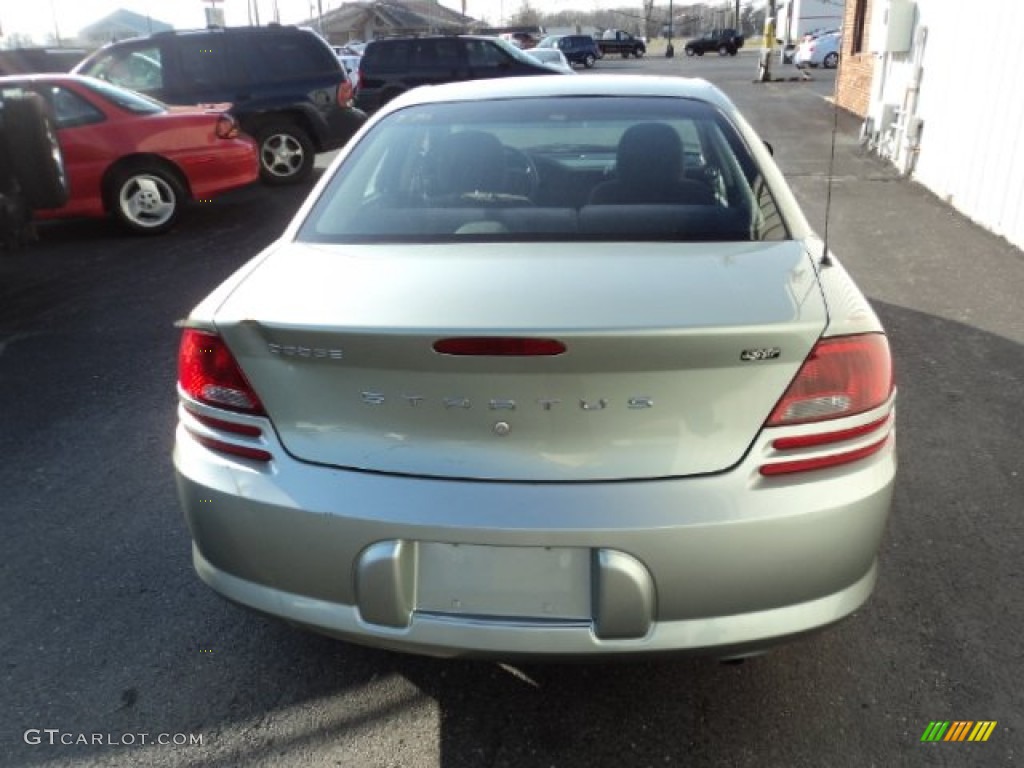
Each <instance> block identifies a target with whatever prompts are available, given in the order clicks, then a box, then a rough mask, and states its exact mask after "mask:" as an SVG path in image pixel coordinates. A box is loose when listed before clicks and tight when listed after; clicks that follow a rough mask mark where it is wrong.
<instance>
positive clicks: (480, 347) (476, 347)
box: [434, 336, 565, 357]
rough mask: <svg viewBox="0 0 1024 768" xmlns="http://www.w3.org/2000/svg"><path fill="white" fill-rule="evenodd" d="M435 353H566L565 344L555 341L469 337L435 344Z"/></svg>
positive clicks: (511, 354) (493, 355)
mask: <svg viewBox="0 0 1024 768" xmlns="http://www.w3.org/2000/svg"><path fill="white" fill-rule="evenodd" d="M434 351H435V352H438V353H440V354H442V355H463V356H481V357H543V356H548V357H550V356H554V355H560V354H562V353H563V352H565V344H563V343H562V342H560V341H556V340H555V339H529V338H502V337H495V338H492V337H486V336H483V337H477V336H467V337H461V338H454V339H441V340H440V341H437V342H434Z"/></svg>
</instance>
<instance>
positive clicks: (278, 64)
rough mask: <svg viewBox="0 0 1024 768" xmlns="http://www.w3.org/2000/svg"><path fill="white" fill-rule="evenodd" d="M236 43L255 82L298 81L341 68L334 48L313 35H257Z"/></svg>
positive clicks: (250, 77)
mask: <svg viewBox="0 0 1024 768" xmlns="http://www.w3.org/2000/svg"><path fill="white" fill-rule="evenodd" d="M234 43H235V45H236V46H238V47H239V48H240V49H241V55H242V56H243V57H244V60H245V64H246V70H247V71H248V74H249V79H250V80H252V81H253V82H280V81H284V80H294V79H300V78H303V77H308V76H311V75H318V74H323V73H324V72H333V71H336V70H339V69H340V68H341V64H340V62H339V61H338V58H337V57H336V56H335V55H334V52H333V51H332V50H331V48H330V46H328V45H327V44H326V43H321V41H320V40H319V39H317V38H316V37H315V36H313V35H253V36H252V37H250V38H245V39H236V40H235V41H234Z"/></svg>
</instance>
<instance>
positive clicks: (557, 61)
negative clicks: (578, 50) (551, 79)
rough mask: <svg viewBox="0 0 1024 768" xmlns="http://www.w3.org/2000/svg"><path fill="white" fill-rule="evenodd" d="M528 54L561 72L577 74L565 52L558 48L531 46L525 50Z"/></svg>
mask: <svg viewBox="0 0 1024 768" xmlns="http://www.w3.org/2000/svg"><path fill="white" fill-rule="evenodd" d="M525 53H526V55H527V56H532V57H533V58H535V59H536V60H537V61H539V62H540V63H541V64H546V65H547V66H549V67H551V68H552V69H554V70H557V71H559V72H561V73H562V74H564V75H575V74H576V70H575V69H573V68H572V64H570V63H569V60H568V59H567V58H565V54H564V53H562V52H561V51H560V50H558V49H557V48H540V47H538V48H531V49H530V50H528V51H525Z"/></svg>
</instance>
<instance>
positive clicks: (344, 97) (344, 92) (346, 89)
mask: <svg viewBox="0 0 1024 768" xmlns="http://www.w3.org/2000/svg"><path fill="white" fill-rule="evenodd" d="M351 101H352V83H351V82H350V81H349V80H347V79H346V80H345V82H344V83H342V84H341V85H339V86H338V103H339V104H340V105H341V106H343V107H347V106H348V105H349V103H350V102H351Z"/></svg>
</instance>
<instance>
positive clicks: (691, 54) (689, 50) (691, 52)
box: [684, 46, 697, 56]
mask: <svg viewBox="0 0 1024 768" xmlns="http://www.w3.org/2000/svg"><path fill="white" fill-rule="evenodd" d="M684 50H685V51H686V55H687V56H693V55H694V54H696V53H697V52H696V51H695V50H693V48H691V47H690V46H686V48H685V49H684Z"/></svg>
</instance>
